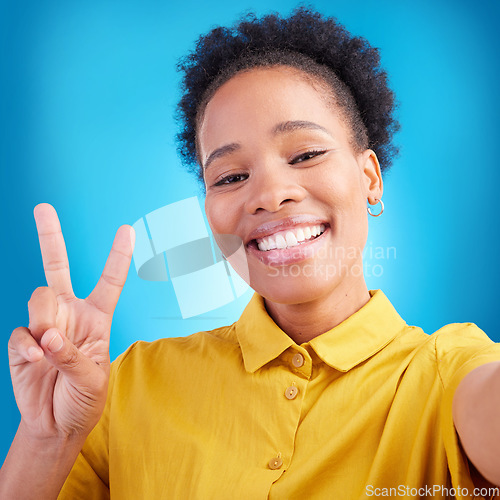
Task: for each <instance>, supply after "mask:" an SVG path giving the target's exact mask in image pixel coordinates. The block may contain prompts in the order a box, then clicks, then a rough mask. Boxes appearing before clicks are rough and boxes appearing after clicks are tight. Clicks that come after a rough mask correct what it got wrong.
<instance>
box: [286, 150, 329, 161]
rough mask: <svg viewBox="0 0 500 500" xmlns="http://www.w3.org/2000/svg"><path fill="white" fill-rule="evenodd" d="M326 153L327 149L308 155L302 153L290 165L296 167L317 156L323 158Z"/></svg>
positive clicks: (308, 153)
mask: <svg viewBox="0 0 500 500" xmlns="http://www.w3.org/2000/svg"><path fill="white" fill-rule="evenodd" d="M325 153H326V149H321V150H315V151H307V152H306V153H302V154H300V155H298V156H296V157H295V158H294V159H293V160H292V161H291V162H290V165H295V164H296V163H302V162H304V161H307V160H310V159H312V158H316V157H317V156H321V155H323V154H325Z"/></svg>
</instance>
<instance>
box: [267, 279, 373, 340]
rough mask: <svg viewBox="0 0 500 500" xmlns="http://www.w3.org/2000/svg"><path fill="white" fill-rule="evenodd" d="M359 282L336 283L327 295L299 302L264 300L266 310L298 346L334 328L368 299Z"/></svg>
mask: <svg viewBox="0 0 500 500" xmlns="http://www.w3.org/2000/svg"><path fill="white" fill-rule="evenodd" d="M361 281H362V282H359V283H357V284H353V283H349V284H348V286H345V285H343V284H342V283H340V284H339V286H338V287H337V288H335V289H334V290H333V291H331V292H330V293H329V294H328V295H326V296H322V297H320V298H318V299H315V300H312V301H310V302H304V303H300V304H278V303H276V302H271V301H269V300H267V299H265V305H266V309H267V312H268V313H269V315H270V316H271V318H273V320H274V322H275V323H276V324H277V325H278V326H279V327H280V328H281V329H282V330H283V331H284V332H285V333H286V334H287V335H288V336H289V337H290V338H291V339H292V340H293V341H294V342H295V343H296V344H299V345H300V344H302V343H304V342H309V341H310V340H311V339H313V338H315V337H317V336H318V335H321V334H322V333H325V332H327V331H328V330H331V329H332V328H334V327H336V326H337V325H339V324H340V323H342V321H344V320H345V319H347V318H348V317H349V316H351V315H352V314H354V313H355V312H356V311H358V310H359V309H361V308H362V307H363V306H364V305H365V304H366V303H367V302H368V301H369V300H370V293H369V292H368V288H367V286H366V283H365V281H364V279H362V280H361Z"/></svg>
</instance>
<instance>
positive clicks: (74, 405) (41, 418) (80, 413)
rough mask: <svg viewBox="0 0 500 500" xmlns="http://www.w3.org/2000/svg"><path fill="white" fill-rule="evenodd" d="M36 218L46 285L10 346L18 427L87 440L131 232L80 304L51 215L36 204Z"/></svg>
mask: <svg viewBox="0 0 500 500" xmlns="http://www.w3.org/2000/svg"><path fill="white" fill-rule="evenodd" d="M34 214H35V220H36V225H37V231H38V236H39V240H40V248H41V252H42V259H43V267H44V270H45V276H46V279H47V285H48V287H40V288H37V289H36V290H35V291H34V292H33V295H32V296H31V299H30V301H29V303H28V309H29V327H28V328H26V327H19V328H16V329H15V330H14V331H13V333H12V336H11V338H10V341H9V362H10V371H11V377H12V383H13V386H14V393H15V397H16V401H17V405H18V407H19V410H20V412H21V417H22V418H21V425H24V432H25V433H27V435H28V436H30V437H31V438H33V439H37V440H38V439H39V440H44V439H46V438H53V437H69V436H74V435H79V436H82V437H83V438H84V437H86V436H87V434H88V433H89V432H90V431H91V430H92V428H93V427H94V426H95V424H96V423H97V422H98V420H99V418H100V416H101V413H102V411H103V408H104V404H105V401H106V393H107V385H108V378H109V334H110V329H111V321H112V318H113V311H114V309H115V307H116V303H117V302H118V298H119V297H120V293H121V291H122V288H123V285H124V284H125V280H126V277H127V273H128V269H129V266H130V260H131V258H132V251H133V246H134V239H135V235H134V231H133V229H132V228H131V227H130V226H122V227H120V228H119V229H118V231H117V233H116V236H115V239H114V242H113V246H112V248H111V252H110V254H109V257H108V259H107V262H106V265H105V267H104V271H103V273H102V275H101V277H100V279H99V281H98V283H97V285H96V287H95V288H94V290H93V291H92V293H91V294H90V295H89V296H88V297H87V298H86V299H79V298H77V297H75V294H74V293H73V288H72V285H71V279H70V273H69V264H68V257H67V254H66V247H65V244H64V239H63V235H62V232H61V226H60V224H59V219H58V217H57V214H56V211H55V210H54V208H53V207H52V206H51V205H48V204H40V205H37V206H36V207H35V210H34Z"/></svg>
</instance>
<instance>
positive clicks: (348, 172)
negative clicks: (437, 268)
mask: <svg viewBox="0 0 500 500" xmlns="http://www.w3.org/2000/svg"><path fill="white" fill-rule="evenodd" d="M181 69H182V70H183V71H184V72H185V79H184V97H183V99H182V101H181V104H180V108H179V109H180V115H181V119H182V120H183V124H184V128H183V131H182V133H181V134H180V140H181V146H182V153H183V155H184V157H185V158H186V159H187V160H196V162H197V164H198V165H199V166H200V177H201V178H202V179H203V182H204V184H205V187H206V205H205V208H206V214H207V218H208V221H209V223H210V226H211V228H212V230H213V232H214V234H216V237H217V240H218V242H219V245H220V246H221V249H222V251H223V252H224V253H225V255H226V257H227V258H228V260H230V261H231V262H232V263H234V266H235V267H236V268H237V269H239V270H240V272H241V274H242V275H245V276H246V278H247V279H248V280H249V283H250V285H251V286H252V287H253V288H254V290H255V291H256V294H255V295H254V297H253V298H252V300H251V302H250V303H249V305H248V306H247V308H246V309H245V311H244V313H243V314H242V316H241V318H240V320H239V321H238V322H236V323H235V324H234V325H231V326H229V327H225V328H220V329H218V330H215V331H212V332H200V333H198V334H195V335H192V336H190V337H187V338H179V339H163V340H159V341H156V342H153V343H151V344H148V343H141V342H139V343H136V344H134V345H133V346H132V347H131V348H130V349H129V350H128V351H127V352H126V353H124V354H123V355H122V356H120V357H119V358H118V359H117V361H116V362H114V363H113V366H112V367H111V369H110V366H109V354H108V339H109V330H110V325H111V318H112V313H113V310H114V307H115V305H116V302H117V300H118V297H119V294H120V292H121V289H122V287H123V284H124V281H125V277H126V274H127V270H128V266H129V263H130V259H131V255H132V248H133V234H132V232H131V230H130V228H129V227H126V226H124V227H122V228H120V230H119V231H118V233H117V236H116V238H115V241H114V244H113V248H112V251H111V253H110V256H109V258H108V261H107V263H106V266H105V269H104V272H103V274H102V276H101V279H100V280H99V283H98V284H97V286H96V288H95V289H94V291H93V292H92V293H91V295H90V296H89V297H87V299H85V300H80V299H77V298H76V297H75V296H74V294H73V291H72V287H71V281H70V277H69V267H68V262H67V256H66V252H65V247H64V241H63V238H62V234H61V232H60V226H59V223H58V220H57V216H56V214H55V211H54V210H53V209H52V207H50V206H48V205H40V206H37V207H36V208H35V218H36V221H37V229H38V232H39V236H40V245H41V249H42V257H43V261H44V268H45V273H46V277H47V284H48V287H46V288H39V289H37V290H35V292H34V293H33V296H32V298H31V299H30V302H29V312H30V324H29V326H28V328H25V327H20V328H17V329H16V330H14V332H13V334H12V337H11V341H10V344H9V355H10V363H11V374H12V380H13V385H14V390H15V393H16V399H17V402H18V406H19V409H20V411H21V414H22V420H21V424H20V427H19V430H18V433H17V434H16V437H15V439H14V442H13V444H12V447H11V450H10V452H9V455H8V457H7V459H6V462H5V464H4V466H3V468H2V471H1V476H0V478H1V486H0V493H1V497H2V498H30V497H31V496H33V497H36V498H55V497H56V496H57V495H58V493H59V492H60V491H61V488H62V491H61V493H60V497H61V498H108V497H110V496H113V497H115V498H215V497H217V498H251V499H254V498H267V497H269V498H332V497H333V498H361V497H369V496H403V495H406V496H414V497H415V496H434V497H436V498H441V497H452V496H456V497H457V498H472V497H473V496H474V495H475V496H479V495H480V494H481V495H482V496H486V494H488V496H491V495H492V494H493V493H492V490H488V487H489V486H492V485H494V484H500V459H499V456H500V453H499V451H500V424H499V420H498V418H497V415H498V411H499V410H500V397H499V395H500V349H499V346H497V345H495V344H494V343H493V342H491V341H490V340H489V339H488V338H487V337H486V335H485V334H484V333H483V332H481V331H480V330H479V329H478V328H477V327H476V326H475V325H472V324H454V325H448V326H446V327H444V328H442V329H441V330H439V331H438V332H436V333H435V334H434V335H432V336H428V335H426V334H424V333H423V332H422V331H421V330H420V329H419V328H415V327H410V326H408V325H406V323H405V322H404V321H403V320H402V319H401V317H400V316H399V315H398V314H397V312H396V311H395V310H394V308H393V307H392V305H391V304H390V302H389V301H388V299H387V298H386V297H385V295H384V294H383V293H382V291H380V290H378V291H368V289H367V287H366V283H365V280H364V277H363V274H362V272H361V270H362V269H363V266H362V259H361V254H362V249H363V247H364V245H365V243H366V239H367V228H368V217H369V214H371V210H369V211H368V214H367V203H368V204H370V205H376V204H379V205H380V207H381V211H383V204H382V201H381V200H382V194H383V182H382V171H383V170H386V169H387V168H388V166H389V164H390V159H391V156H392V155H393V153H394V148H393V147H392V146H391V137H392V132H393V131H394V130H395V129H396V128H397V124H396V122H395V121H394V120H393V118H392V110H393V97H392V93H391V92H390V90H389V89H388V88H387V85H386V77H385V73H384V72H383V71H382V70H381V69H380V68H379V66H378V56H377V52H376V51H375V50H374V49H372V48H371V47H369V45H368V44H367V43H366V42H364V41H363V40H359V39H353V38H351V37H350V36H349V35H348V33H346V32H345V30H343V28H342V27H340V26H339V25H337V24H336V23H335V22H334V21H333V20H331V19H324V18H322V17H321V16H320V15H318V14H316V13H314V12H310V11H308V10H306V9H299V10H297V11H296V12H295V13H294V15H292V16H291V17H290V18H288V19H285V20H283V19H280V18H278V17H276V16H268V17H265V18H262V19H252V20H246V21H243V22H242V23H240V24H239V25H238V26H237V27H236V28H235V29H234V30H233V31H229V30H224V29H221V28H219V29H215V30H214V31H212V32H211V33H210V34H209V35H207V36H206V37H204V38H202V39H201V40H200V42H199V44H198V46H197V50H196V52H195V53H194V54H192V55H191V56H190V57H189V58H187V59H186V61H185V62H184V63H183V65H182V66H181ZM235 239H236V241H237V243H238V244H236V245H234V241H235ZM240 244H242V246H241V245H240ZM240 246H241V248H242V249H243V254H242V252H241V251H240V250H237V251H236V252H235V251H234V250H235V249H237V248H239V247H240ZM108 375H109V384H108ZM106 394H107V397H106ZM75 460H76V462H75ZM70 471H71V472H70ZM68 475H69V476H68ZM480 487H483V488H484V490H482V491H475V488H480Z"/></svg>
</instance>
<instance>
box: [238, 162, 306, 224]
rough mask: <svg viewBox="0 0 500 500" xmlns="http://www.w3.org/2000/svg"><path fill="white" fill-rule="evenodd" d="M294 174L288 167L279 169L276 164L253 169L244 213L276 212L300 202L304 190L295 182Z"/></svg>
mask: <svg viewBox="0 0 500 500" xmlns="http://www.w3.org/2000/svg"><path fill="white" fill-rule="evenodd" d="M294 173H295V172H293V171H292V169H290V168H289V167H288V168H287V167H284V168H280V166H278V165H276V164H274V165H272V164H271V165H266V166H263V167H262V168H259V169H255V170H254V174H253V175H252V177H251V178H250V179H249V180H250V183H249V184H250V186H249V187H250V189H249V191H248V192H247V193H248V197H247V200H246V202H245V209H246V211H247V212H248V213H249V214H251V215H253V214H255V213H257V212H258V211H260V210H265V211H267V212H278V211H279V210H280V209H281V208H283V207H284V206H285V205H287V204H289V203H294V202H295V203H298V202H300V201H302V200H303V199H304V198H305V197H306V190H305V189H304V188H303V187H302V186H301V185H300V184H299V183H298V182H297V179H296V175H294Z"/></svg>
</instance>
